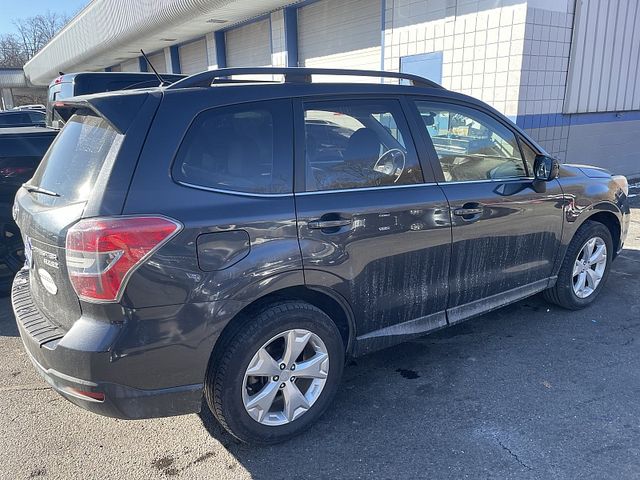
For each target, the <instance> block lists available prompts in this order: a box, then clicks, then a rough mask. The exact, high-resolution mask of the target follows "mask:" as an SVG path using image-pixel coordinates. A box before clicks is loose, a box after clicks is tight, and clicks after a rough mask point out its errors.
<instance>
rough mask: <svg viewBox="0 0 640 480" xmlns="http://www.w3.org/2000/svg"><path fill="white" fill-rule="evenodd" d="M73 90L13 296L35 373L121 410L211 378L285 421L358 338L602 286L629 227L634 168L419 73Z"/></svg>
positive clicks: (379, 337) (246, 433) (168, 404)
mask: <svg viewBox="0 0 640 480" xmlns="http://www.w3.org/2000/svg"><path fill="white" fill-rule="evenodd" d="M316 74H322V75H334V76H340V75H350V76H356V75H358V76H366V77H377V78H375V79H374V80H372V81H371V83H351V84H349V83H314V82H312V76H313V75H316ZM251 75H260V80H255V79H251V78H247V77H248V76H251ZM380 77H382V78H383V79H385V80H387V81H389V79H392V80H394V81H395V82H396V83H395V84H390V83H379V79H380ZM265 78H266V80H265ZM270 78H274V79H275V80H273V81H271V80H269V79H270ZM280 78H282V80H279V79H280ZM398 79H400V80H401V81H408V82H410V84H409V85H400V84H398V83H399V82H398ZM63 103H64V104H63V105H60V111H61V112H63V113H62V114H63V115H65V116H66V118H67V119H68V121H67V123H66V126H65V127H64V129H63V130H62V132H61V133H60V134H59V135H58V138H57V139H56V140H55V142H54V144H53V145H52V147H51V148H50V150H49V151H48V152H47V154H46V156H45V157H44V159H43V161H42V163H41V165H40V167H39V168H38V170H37V171H36V173H35V175H34V176H33V178H32V179H31V180H30V181H29V182H28V183H26V184H25V185H23V187H22V188H21V189H20V191H19V192H18V194H17V196H16V201H15V206H14V216H15V218H16V221H17V223H18V225H19V226H20V229H21V232H22V235H23V236H24V240H25V245H26V247H25V255H26V258H27V261H26V265H25V267H24V269H22V270H21V271H20V272H19V274H18V275H17V277H16V279H15V282H14V285H13V292H12V300H13V307H14V311H15V314H16V317H17V323H18V327H19V330H20V334H21V336H22V340H23V342H24V345H25V347H26V350H27V351H28V352H29V356H30V357H31V360H32V361H33V363H34V365H35V367H36V368H37V370H38V371H39V372H40V373H41V374H42V375H43V376H44V378H45V379H46V380H47V381H48V382H49V383H50V384H51V386H52V387H53V388H55V389H56V390H57V391H58V392H60V393H61V394H62V395H63V396H64V397H65V398H67V399H68V400H70V401H71V402H73V403H75V404H77V405H79V406H81V407H83V408H86V409H88V410H91V411H93V412H96V413H100V414H103V415H109V416H113V417H119V418H148V417H156V416H166V415H177V414H184V413H190V412H197V411H199V410H200V408H201V405H202V397H203V395H204V397H205V398H206V401H207V402H208V404H209V406H210V407H211V410H212V411H213V413H214V414H215V416H216V417H217V419H218V420H219V421H220V423H221V424H222V425H223V426H224V427H225V428H226V429H227V430H229V431H230V432H231V433H232V434H233V435H235V436H236V437H237V438H239V439H240V440H243V441H246V442H254V443H272V442H277V441H281V440H283V439H286V438H288V437H290V436H292V435H295V434H297V433H299V432H300V431H302V430H304V429H305V428H306V427H308V426H309V425H310V424H312V423H313V422H314V421H315V420H316V419H317V418H318V417H319V416H320V415H321V414H322V412H323V411H324V410H325V409H326V408H327V406H328V405H329V403H330V401H331V399H332V397H333V395H334V393H335V391H336V389H337V388H338V384H339V383H340V377H341V373H342V369H343V365H344V362H345V358H347V357H349V356H359V355H363V354H365V353H368V352H371V351H373V350H376V349H380V348H384V347H388V346H390V345H393V344H395V343H399V342H401V341H403V340H406V339H408V338H411V337H413V336H416V335H421V334H425V333H427V332H430V331H433V330H436V329H439V328H443V327H446V326H448V325H452V324H455V323H458V322H461V321H464V320H466V319H468V318H471V317H473V316H475V315H478V314H481V313H484V312H487V311H490V310H492V309H495V308H498V307H501V306H503V305H506V304H508V303H510V302H514V301H516V300H519V299H522V298H524V297H527V296H529V295H533V294H535V293H538V292H544V293H545V295H546V297H547V298H548V299H549V300H550V301H552V302H554V303H556V304H558V305H561V306H563V307H566V308H570V309H577V308H582V307H585V306H587V305H589V304H590V303H591V302H593V300H594V299H595V298H596V296H597V295H598V293H599V292H600V290H601V289H602V286H603V284H604V282H605V280H606V278H607V275H608V273H609V269H610V264H611V261H612V260H613V259H614V258H615V257H616V254H617V253H618V252H619V251H620V249H621V248H622V245H623V241H624V238H625V235H626V233H627V227H628V223H629V207H628V203H627V184H626V179H625V178H624V177H621V176H612V175H610V174H609V173H608V172H606V171H604V170H602V169H598V168H593V167H585V166H569V165H562V166H560V165H559V164H558V162H557V161H555V160H554V159H552V158H550V157H548V156H547V155H546V154H545V152H544V151H543V150H542V149H541V148H540V147H539V146H538V145H536V143H535V142H533V141H532V140H531V139H530V138H529V137H528V136H527V135H526V134H525V133H524V132H522V131H521V130H520V129H518V128H517V127H516V126H515V125H513V123H511V122H510V121H509V120H507V119H506V118H505V117H504V116H502V115H501V114H499V113H498V112H496V111H495V110H494V109H492V108H490V107H489V106H487V105H485V104H484V103H482V102H480V101H478V100H475V99H473V98H470V97H467V96H464V95H460V94H457V93H454V92H450V91H447V90H445V89H443V88H441V87H439V86H438V85H436V84H433V83H431V82H429V81H427V80H425V79H422V78H419V77H415V76H411V75H403V74H397V73H389V72H358V71H340V70H337V71H336V70H312V69H280V68H267V69H226V70H218V71H210V72H204V73H201V74H197V75H194V76H191V77H188V78H186V79H184V80H181V81H179V82H177V83H175V84H173V85H171V86H169V87H162V88H152V89H145V90H135V91H127V92H111V93H107V94H97V95H91V96H85V97H75V98H72V99H68V100H64V101H63Z"/></svg>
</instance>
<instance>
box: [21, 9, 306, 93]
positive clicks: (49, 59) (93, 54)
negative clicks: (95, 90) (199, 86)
mask: <svg viewBox="0 0 640 480" xmlns="http://www.w3.org/2000/svg"><path fill="white" fill-rule="evenodd" d="M291 3H294V2H293V1H292V0H259V1H248V0H154V1H153V2H140V1H136V0H93V1H92V2H91V3H90V4H89V5H87V6H86V7H85V8H84V9H83V10H82V11H81V12H80V13H79V14H78V15H76V16H75V17H74V18H73V19H72V20H71V21H70V22H69V23H68V24H67V25H66V26H65V27H64V28H63V29H62V30H61V31H60V32H59V33H58V34H57V35H56V36H55V37H53V39H52V40H51V41H50V42H49V43H47V44H46V45H45V46H44V48H42V50H40V51H39V52H38V53H37V54H36V55H35V56H34V57H33V58H32V59H31V60H29V61H28V62H27V64H26V65H25V66H24V72H25V74H26V76H27V78H28V79H29V80H30V81H31V83H33V84H36V85H47V84H49V82H50V81H51V80H53V79H54V78H55V77H56V76H58V72H60V71H62V72H72V71H75V72H78V71H87V70H89V71H91V70H101V69H104V68H105V67H109V66H111V65H115V64H117V63H121V62H123V61H126V60H128V59H132V58H137V57H139V56H140V49H143V50H145V52H147V53H153V52H155V51H158V50H160V49H162V48H164V47H168V46H171V45H175V44H179V43H183V42H186V41H188V40H191V39H194V38H197V37H200V36H203V35H205V34H207V33H209V32H213V31H215V30H220V29H225V28H228V27H229V26H231V25H234V24H237V23H241V22H244V21H246V20H249V19H251V18H254V17H258V16H260V15H263V14H265V13H267V12H271V11H273V10H275V9H278V8H280V7H283V6H285V5H287V4H291Z"/></svg>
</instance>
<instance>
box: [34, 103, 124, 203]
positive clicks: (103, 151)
mask: <svg viewBox="0 0 640 480" xmlns="http://www.w3.org/2000/svg"><path fill="white" fill-rule="evenodd" d="M122 138H123V135H120V134H118V133H117V132H116V130H114V129H113V127H111V126H110V125H109V123H108V122H107V121H106V120H105V119H104V118H102V117H99V116H96V115H94V114H92V113H89V112H88V111H80V112H78V113H76V114H74V115H73V116H72V117H71V118H70V119H69V121H68V122H67V124H66V125H65V127H64V128H63V129H62V131H61V132H60V133H59V134H58V137H57V138H56V139H55V141H54V142H53V144H52V145H51V148H50V149H49V150H48V151H47V154H46V155H45V156H44V158H43V159H42V163H41V164H40V166H39V167H38V169H37V170H36V173H35V175H34V176H33V179H32V180H31V181H30V182H29V183H30V184H32V185H35V186H38V187H40V188H43V189H45V190H49V191H51V192H55V193H57V194H58V195H59V196H60V197H59V198H60V199H61V201H62V202H63V203H71V202H79V201H85V200H87V199H88V198H89V194H90V193H91V190H92V188H93V186H94V184H95V182H96V179H97V178H98V174H99V173H100V170H101V169H102V166H103V164H104V163H105V160H106V159H107V158H108V157H110V156H113V155H116V154H117V152H118V149H119V148H120V144H121V143H122Z"/></svg>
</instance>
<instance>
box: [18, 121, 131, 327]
mask: <svg viewBox="0 0 640 480" xmlns="http://www.w3.org/2000/svg"><path fill="white" fill-rule="evenodd" d="M122 139H123V135H121V134H119V133H118V132H117V131H116V130H115V129H114V128H113V127H112V126H111V125H110V124H109V123H108V122H107V121H106V120H105V119H103V118H102V117H100V116H97V115H95V114H94V113H92V112H90V111H88V110H80V111H78V112H77V113H76V114H74V115H73V116H72V117H71V118H70V119H69V121H68V122H67V124H66V126H65V128H64V129H63V130H62V131H61V132H60V134H59V135H58V137H57V138H56V140H55V142H54V143H53V145H52V146H51V148H50V149H49V150H48V151H47V154H46V155H45V156H44V158H43V160H42V162H41V163H40V166H39V167H38V169H37V170H36V172H35V174H34V176H33V178H32V179H31V180H29V181H28V183H27V187H26V188H25V187H23V188H21V189H20V191H19V192H18V194H17V196H16V203H17V212H16V213H17V217H16V222H17V223H18V226H19V227H20V231H21V233H22V235H23V239H24V243H25V257H26V258H27V265H26V266H27V267H28V268H29V270H30V276H29V277H30V283H31V285H30V287H31V294H32V296H33V299H34V302H35V303H36V305H37V306H38V308H39V309H40V310H41V311H42V313H44V314H45V315H46V316H47V317H48V318H49V319H50V320H52V321H55V322H59V326H61V327H63V328H68V327H70V326H71V325H72V324H73V322H74V321H75V320H76V319H77V318H78V317H79V316H80V314H81V311H80V304H79V302H78V298H77V296H76V295H75V292H74V290H73V287H72V286H71V283H70V282H69V278H68V276H67V268H66V264H65V239H66V231H67V230H68V228H69V227H70V226H71V225H72V224H74V223H75V222H76V221H77V220H78V219H80V218H81V216H82V213H83V211H84V208H85V205H86V203H87V200H88V199H89V196H90V195H91V193H92V190H93V189H94V187H95V185H96V182H97V179H98V176H99V174H100V172H101V170H102V169H103V167H105V164H108V163H109V162H108V159H109V158H113V157H114V156H115V155H116V154H117V152H118V150H119V148H120V144H121V142H122ZM107 166H108V165H107Z"/></svg>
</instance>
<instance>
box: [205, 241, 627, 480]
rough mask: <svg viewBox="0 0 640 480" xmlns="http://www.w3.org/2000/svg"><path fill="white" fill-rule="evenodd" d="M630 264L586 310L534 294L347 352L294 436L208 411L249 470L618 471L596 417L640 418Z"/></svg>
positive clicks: (407, 474) (270, 473) (401, 474)
mask: <svg viewBox="0 0 640 480" xmlns="http://www.w3.org/2000/svg"><path fill="white" fill-rule="evenodd" d="M622 258H626V259H627V260H629V261H620V260H618V261H617V262H616V263H615V264H614V266H615V267H616V269H619V270H620V271H622V270H624V271H628V273H629V274H631V273H633V275H634V279H633V280H632V284H629V280H628V278H627V277H625V276H620V275H611V277H610V279H609V281H608V282H607V284H606V285H605V288H604V289H603V291H602V294H601V296H600V298H598V301H597V302H595V303H594V305H592V306H591V307H589V308H587V309H585V310H582V311H567V310H563V309H561V308H559V307H556V306H553V305H550V304H548V303H546V302H545V301H544V300H543V299H542V297H541V296H540V295H537V296H534V297H532V298H529V299H525V300H523V301H520V302H517V303H515V304H512V305H509V306H506V307H503V308H501V309H499V310H496V311H494V312H491V313H489V314H485V315H483V316H480V317H477V318H475V319H471V320H469V321H467V322H465V323H462V324H459V325H455V326H453V327H450V328H447V329H444V330H441V331H439V332H436V333H433V334H431V335H428V336H426V337H423V338H420V339H417V340H413V341H410V342H407V343H404V344H400V345H398V346H395V347H392V348H388V349H386V350H383V351H380V352H376V353H374V354H371V355H368V356H366V357H362V358H358V359H355V360H350V361H349V363H348V365H347V366H346V367H345V372H344V375H343V379H342V383H341V385H340V389H339V390H338V394H337V396H336V399H335V400H334V402H333V404H332V406H331V407H330V408H329V410H328V411H327V412H326V413H325V414H324V415H323V417H322V418H321V419H320V421H319V422H317V423H316V424H315V425H313V426H312V427H311V428H310V429H309V430H308V431H306V432H305V433H303V434H302V435H300V436H298V437H295V438H294V439H292V440H289V441H287V442H285V443H282V444H278V445H274V446H267V447H256V446H250V445H245V444H242V443H240V442H238V441H237V440H235V439H234V438H233V437H232V436H231V435H229V434H228V433H227V432H226V431H225V430H224V429H223V428H222V427H221V426H220V425H219V424H218V423H217V421H216V420H215V418H214V416H213V415H212V413H211V411H210V410H209V409H208V407H207V406H206V404H204V405H203V411H202V412H201V414H200V418H201V420H202V423H203V425H204V426H205V428H206V429H207V430H208V431H209V433H210V434H211V435H212V436H213V437H214V438H215V439H217V440H218V441H219V442H220V443H221V444H222V445H223V446H224V447H225V448H226V449H227V450H228V451H229V452H230V453H231V454H232V455H233V456H234V457H235V458H236V459H237V460H238V462H239V463H240V464H241V465H242V466H243V467H244V468H245V469H246V470H247V471H248V472H249V473H250V474H251V475H252V478H265V479H266V478H269V479H272V478H308V477H315V478H318V477H319V478H426V477H433V478H444V477H447V478H462V477H470V478H484V477H487V476H493V477H495V478H507V477H509V478H551V477H556V478H557V477H563V476H574V475H576V476H580V475H581V474H584V475H587V476H588V475H590V474H593V473H594V470H593V469H594V468H595V469H596V470H599V469H606V468H612V467H611V466H612V465H613V466H615V465H622V464H624V458H622V457H621V458H617V453H615V451H613V450H606V449H602V448H600V447H601V442H600V440H598V435H606V430H607V428H608V427H607V426H606V422H604V423H598V422H597V421H594V420H593V419H594V418H599V417H598V416H599V415H600V416H601V415H602V413H601V412H602V411H603V410H602V409H603V405H602V403H601V400H599V399H601V398H605V399H606V404H607V407H606V408H607V409H613V410H614V411H626V412H627V413H626V414H629V415H640V404H637V402H628V401H627V400H626V398H627V396H628V395H630V393H629V391H628V390H629V389H630V388H631V390H634V389H637V388H639V387H638V386H637V385H633V384H631V385H630V384H629V377H628V375H627V374H626V373H625V372H626V371H629V369H630V368H632V367H631V365H636V366H638V367H640V365H638V363H640V362H639V360H638V359H637V355H633V352H632V350H633V348H634V347H633V345H634V341H635V338H634V335H635V334H636V333H638V332H639V330H640V322H638V321H637V318H638V317H637V316H635V314H630V313H629V312H638V311H640V296H639V295H637V294H635V295H631V296H630V295H629V294H630V293H633V292H638V291H640V261H638V262H637V261H636V260H640V252H637V251H625V254H624V256H622V257H621V259H622ZM623 286H624V288H623ZM622 299H624V301H623V300H622ZM629 349H631V350H629ZM614 351H615V356H613V357H612V352H614ZM627 352H629V354H627ZM603 359H605V361H603ZM619 362H627V363H628V365H627V364H625V365H626V367H625V369H620V368H619V367H618V366H617V365H618V364H619ZM633 368H635V367H633ZM603 378H606V382H603V380H602V379H603ZM631 383H632V382H631ZM620 392H626V393H622V394H621V393H620ZM629 398H631V397H629ZM575 418H580V419H581V420H580V421H575ZM629 428H630V427H629ZM633 434H634V435H638V436H639V437H640V427H633ZM595 464H598V466H597V467H594V465H595ZM559 465H560V466H559ZM607 466H608V467H607ZM614 470H615V468H614ZM599 471H600V472H601V473H603V475H604V474H605V472H606V470H599ZM609 473H611V472H609ZM605 476H606V475H605Z"/></svg>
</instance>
